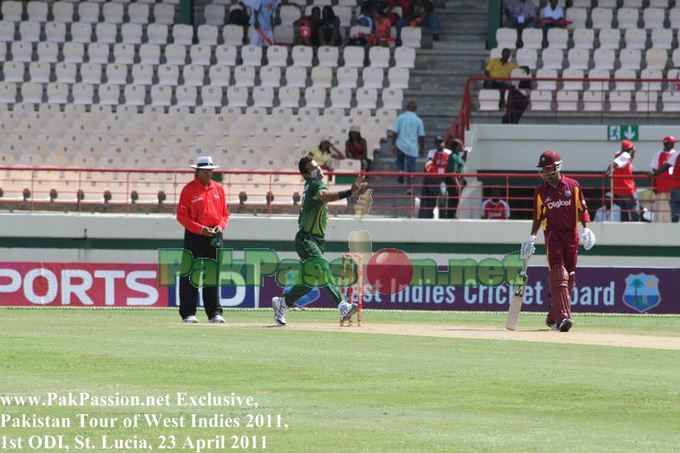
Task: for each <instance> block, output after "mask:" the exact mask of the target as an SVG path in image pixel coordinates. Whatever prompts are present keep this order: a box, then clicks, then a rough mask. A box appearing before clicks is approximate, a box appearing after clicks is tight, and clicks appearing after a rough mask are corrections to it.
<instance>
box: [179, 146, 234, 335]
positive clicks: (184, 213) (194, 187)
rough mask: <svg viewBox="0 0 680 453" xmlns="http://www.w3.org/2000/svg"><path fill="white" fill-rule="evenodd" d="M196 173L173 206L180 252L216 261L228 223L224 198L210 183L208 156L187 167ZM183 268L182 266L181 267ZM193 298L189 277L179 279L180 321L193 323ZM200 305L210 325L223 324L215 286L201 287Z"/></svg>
mask: <svg viewBox="0 0 680 453" xmlns="http://www.w3.org/2000/svg"><path fill="white" fill-rule="evenodd" d="M191 168H194V169H195V170H196V172H195V173H194V180H193V181H191V182H190V183H188V184H187V185H186V186H184V188H183V189H182V193H181V194H180V196H179V203H178V205H177V221H178V222H179V223H180V224H181V225H182V226H183V227H184V228H185V231H184V249H185V250H188V251H189V252H191V254H192V257H193V258H194V259H196V258H209V259H212V260H215V259H217V249H218V248H221V247H222V231H224V229H225V228H226V227H227V222H228V221H229V210H228V209H227V198H226V196H225V195H224V189H223V188H222V185H220V184H218V183H216V182H215V181H213V180H212V175H213V170H214V169H216V168H219V165H215V164H213V160H212V157H209V156H201V157H199V158H198V159H196V163H195V164H194V165H192V166H191ZM182 267H184V266H182ZM196 296H198V288H197V287H195V286H194V285H192V284H191V281H190V279H189V276H188V275H186V276H182V277H180V281H179V315H180V316H181V317H182V321H183V322H185V323H188V324H196V323H197V322H198V319H196ZM203 306H204V308H205V313H206V315H208V319H209V320H210V322H211V323H214V324H224V318H223V317H222V307H220V304H219V287H218V286H217V285H214V286H204V287H203Z"/></svg>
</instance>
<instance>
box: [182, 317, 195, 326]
mask: <svg viewBox="0 0 680 453" xmlns="http://www.w3.org/2000/svg"><path fill="white" fill-rule="evenodd" d="M182 322H183V323H184V324H198V318H197V317H196V316H187V317H186V318H184V319H182Z"/></svg>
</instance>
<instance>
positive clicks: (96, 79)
mask: <svg viewBox="0 0 680 453" xmlns="http://www.w3.org/2000/svg"><path fill="white" fill-rule="evenodd" d="M102 72H103V71H102V65H101V64H100V63H83V64H82V65H80V81H81V82H82V83H88V84H93V85H97V84H99V83H101V81H102Z"/></svg>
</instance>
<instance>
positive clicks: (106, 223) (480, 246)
mask: <svg viewBox="0 0 680 453" xmlns="http://www.w3.org/2000/svg"><path fill="white" fill-rule="evenodd" d="M0 225H2V226H3V228H2V231H0V242H2V244H3V245H2V247H4V248H0V261H40V260H44V261H84V262H154V261H155V259H156V252H155V249H156V248H157V247H158V246H156V247H154V243H155V242H158V241H175V242H177V243H179V244H181V238H182V234H183V230H182V228H181V227H180V226H179V224H178V223H177V221H176V220H175V219H174V218H173V217H172V216H167V215H142V216H123V215H110V214H75V215H65V214H54V213H49V214H38V213H36V214H17V213H14V214H7V213H5V214H0ZM592 229H593V231H594V232H595V234H596V235H597V238H598V245H597V246H596V247H595V248H594V249H593V250H592V251H591V252H590V253H588V254H587V255H584V256H582V258H581V263H582V264H584V265H593V266H604V265H608V266H661V267H680V257H679V256H680V253H678V254H672V255H670V256H669V254H667V253H666V254H664V255H665V256H659V253H658V252H659V250H665V249H668V250H675V249H676V248H680V234H678V233H677V230H678V227H677V225H673V224H633V223H630V224H615V223H601V224H592ZM355 230H367V231H369V232H370V235H371V238H372V240H373V243H374V244H377V245H379V246H390V245H393V246H395V247H399V248H401V249H402V250H404V251H406V252H407V253H409V255H412V256H414V257H418V256H421V255H422V256H429V257H458V256H462V255H465V256H472V257H484V256H489V255H490V254H491V255H498V254H501V255H502V254H505V253H508V252H510V251H512V250H516V249H519V244H520V243H521V242H522V241H523V240H524V239H525V238H526V237H527V236H528V233H529V230H530V222H529V221H481V220H458V221H445V220H406V219H367V220H365V221H364V222H361V223H359V222H356V221H355V220H353V219H352V218H344V217H343V218H331V219H329V224H328V231H327V243H328V244H329V245H331V246H332V245H334V244H335V245H336V247H335V248H334V251H335V252H338V251H340V250H346V248H345V246H344V244H347V237H348V235H349V233H350V231H355ZM296 231H297V219H296V218H294V217H292V216H291V217H271V218H269V217H253V216H238V215H235V216H232V218H231V220H230V223H229V227H228V230H227V233H226V235H225V243H226V246H227V247H228V246H229V243H230V242H232V243H235V242H239V243H240V246H241V247H243V246H249V245H250V244H251V243H252V246H253V247H255V246H271V247H274V248H276V245H272V244H273V243H276V242H279V243H281V244H286V245H287V246H288V248H287V249H283V251H284V252H285V253H282V255H284V254H290V255H292V254H293V253H292V251H293V249H292V248H290V245H291V244H292V239H293V237H294V236H295V233H296ZM46 239H47V242H46V245H45V246H37V245H36V246H33V245H31V242H32V241H36V243H37V242H38V241H45V240H46ZM71 240H72V242H69V241H71ZM106 240H118V243H117V244H116V246H115V247H109V246H107V245H106ZM139 240H147V241H146V242H147V244H145V245H144V246H143V247H141V246H139V243H140V242H139ZM50 241H59V243H60V244H66V245H60V246H59V247H58V248H55V247H50ZM93 241H94V242H93ZM96 241H100V242H99V243H97V242H96ZM126 241H136V242H134V243H133V242H131V245H130V246H129V247H126V246H125V244H126ZM538 242H539V243H542V235H541V236H539V241H538ZM15 243H16V244H19V245H13V244H15ZM71 243H72V245H69V244H71ZM91 243H95V245H94V246H92V245H91ZM268 243H269V244H268ZM96 244H99V245H96ZM102 244H103V245H102ZM162 246H168V245H167V244H165V245H162ZM458 246H460V247H458ZM423 247H425V248H427V249H428V251H423ZM330 248H333V247H330ZM373 250H377V249H376V248H375V247H374V249H373ZM449 250H450V251H449ZM679 250H680V249H679Z"/></svg>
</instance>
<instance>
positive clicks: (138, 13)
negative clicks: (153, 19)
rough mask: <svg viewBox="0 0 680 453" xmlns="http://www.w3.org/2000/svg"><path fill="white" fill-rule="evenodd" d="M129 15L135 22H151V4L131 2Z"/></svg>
mask: <svg viewBox="0 0 680 453" xmlns="http://www.w3.org/2000/svg"><path fill="white" fill-rule="evenodd" d="M128 16H129V17H130V22H132V23H133V24H142V25H146V24H148V23H149V5H145V4H143V3H131V4H130V5H129V6H128Z"/></svg>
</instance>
